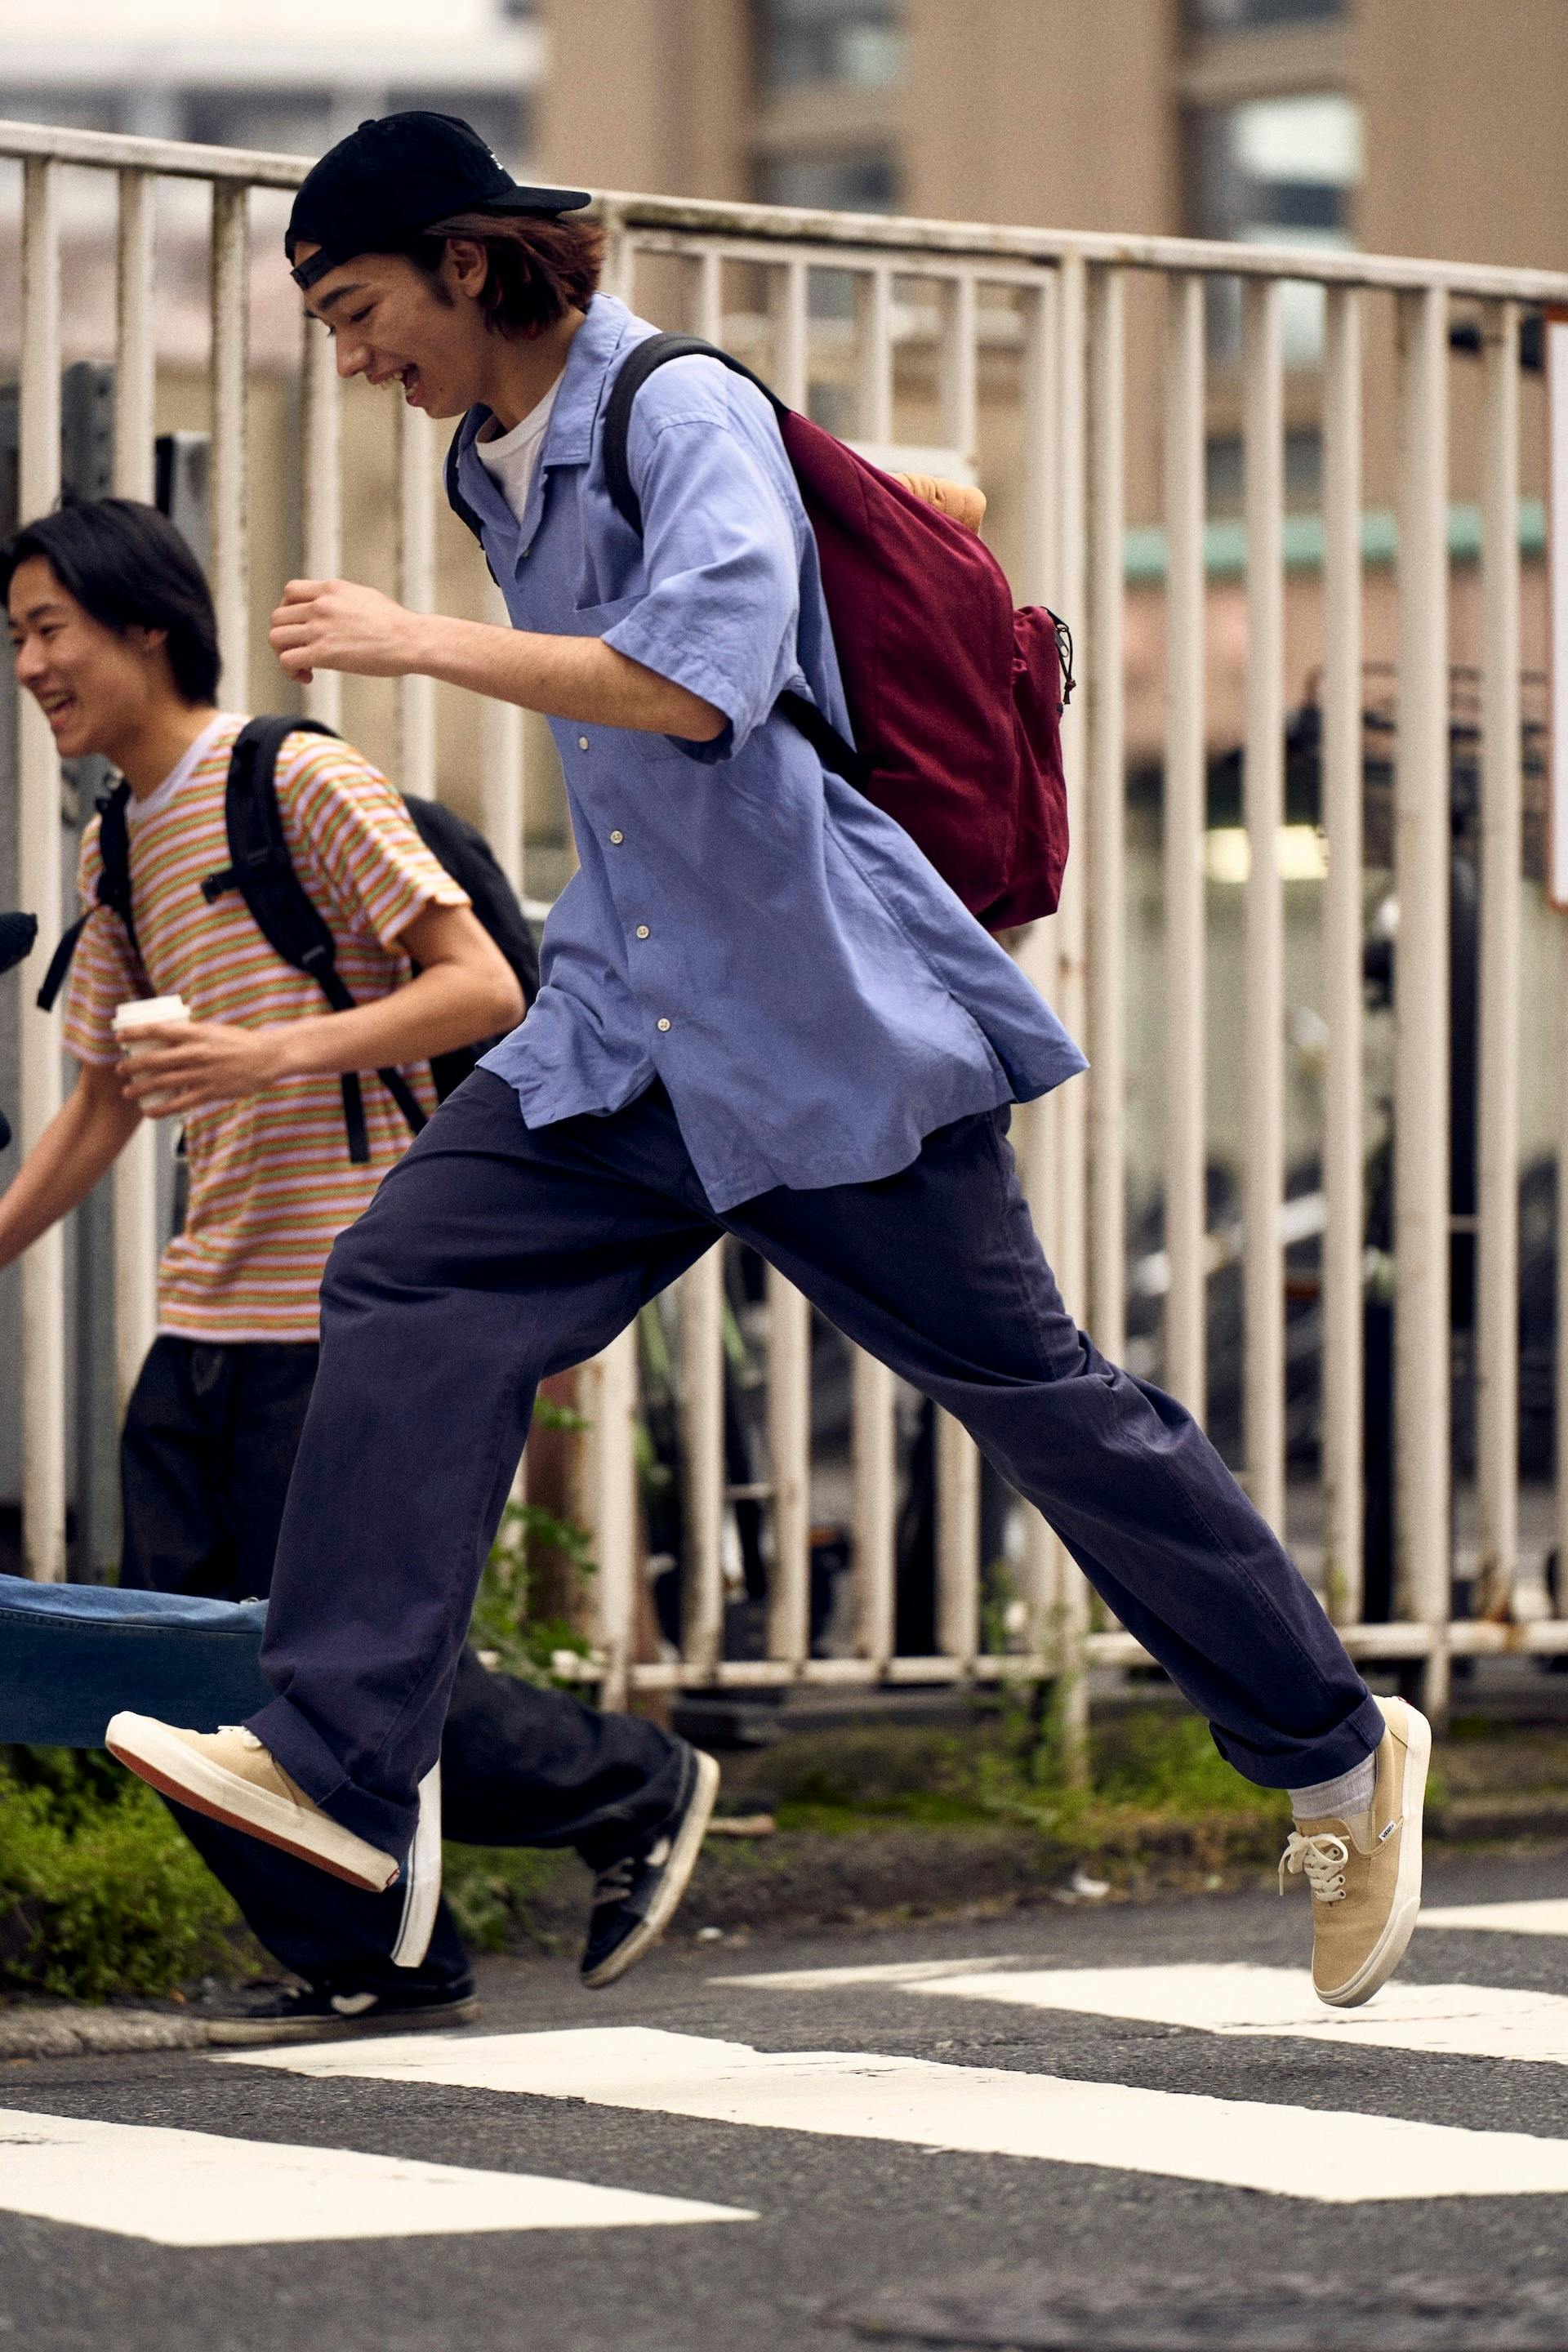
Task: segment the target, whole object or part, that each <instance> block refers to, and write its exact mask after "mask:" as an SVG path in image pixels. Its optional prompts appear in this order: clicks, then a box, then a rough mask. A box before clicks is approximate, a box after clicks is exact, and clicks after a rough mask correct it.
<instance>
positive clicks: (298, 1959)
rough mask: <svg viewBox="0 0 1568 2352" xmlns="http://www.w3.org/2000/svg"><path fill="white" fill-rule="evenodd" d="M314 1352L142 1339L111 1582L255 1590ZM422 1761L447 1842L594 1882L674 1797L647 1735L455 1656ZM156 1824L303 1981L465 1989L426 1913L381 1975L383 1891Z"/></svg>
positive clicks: (669, 1769)
mask: <svg viewBox="0 0 1568 2352" xmlns="http://www.w3.org/2000/svg"><path fill="white" fill-rule="evenodd" d="M318 1353H319V1351H318V1349H316V1347H315V1346H314V1344H313V1343H310V1342H296V1343H290V1344H283V1343H275V1342H270V1341H247V1342H246V1343H244V1344H242V1345H237V1346H233V1347H209V1346H205V1345H203V1344H201V1343H199V1342H197V1341H195V1340H191V1339H171V1338H163V1339H157V1340H154V1342H153V1348H152V1350H151V1352H150V1353H149V1355H148V1358H147V1361H146V1363H145V1364H144V1365H143V1366H142V1374H141V1377H140V1379H139V1380H138V1381H137V1384H136V1388H135V1391H134V1392H133V1394H132V1399H131V1403H130V1407H129V1409H128V1411H127V1413H126V1421H125V1432H124V1439H123V1444H122V1450H121V1481H122V1490H123V1498H124V1512H125V1545H124V1555H123V1567H122V1572H121V1582H122V1584H125V1585H132V1586H136V1587H138V1588H140V1589H142V1590H143V1591H174V1592H184V1593H201V1594H205V1595H208V1596H210V1597H212V1598H214V1599H216V1600H223V1601H240V1600H247V1599H249V1598H251V1597H252V1596H253V1595H254V1596H258V1597H259V1596H261V1595H263V1594H265V1593H266V1592H267V1591H268V1588H269V1586H270V1584H271V1580H272V1561H273V1554H274V1551H275V1550H276V1548H277V1540H278V1528H279V1521H280V1520H281V1518H282V1515H283V1502H284V1496H285V1495H286V1493H287V1491H288V1486H289V1472H290V1470H291V1469H292V1467H293V1463H294V1456H295V1453H296V1451H297V1448H298V1445H299V1442H300V1431H301V1429H302V1428H303V1426H304V1423H305V1414H306V1408H307V1406H308V1405H309V1402H310V1389H311V1384H312V1382H313V1381H314V1380H315V1377H316V1365H317V1359H318ZM329 1572H330V1571H329ZM182 1720H184V1717H182ZM440 1748H441V1764H442V1771H441V1778H442V1811H443V1819H444V1824H445V1828H446V1833H447V1836H448V1837H451V1838H455V1839H457V1840H458V1841H459V1842H460V1843H466V1844H474V1845H531V1846H563V1845H570V1846H574V1847H575V1848H576V1850H577V1852H578V1853H581V1854H582V1855H583V1857H584V1860H585V1861H586V1862H587V1863H588V1864H589V1865H590V1867H591V1868H594V1869H600V1868H602V1867H603V1866H604V1865H605V1864H606V1863H608V1862H613V1861H616V1860H617V1859H618V1858H619V1856H620V1855H622V1854H623V1853H628V1852H630V1851H632V1850H633V1849H634V1848H635V1847H637V1846H638V1845H639V1844H641V1843H643V1842H644V1841H645V1840H646V1839H647V1836H648V1835H649V1834H650V1832H654V1831H656V1830H657V1829H658V1826H659V1824H660V1823H661V1822H663V1821H664V1820H665V1819H666V1818H667V1817H668V1814H669V1813H670V1812H671V1811H673V1809H674V1807H675V1806H676V1805H677V1804H678V1803H679V1801H680V1798H681V1796H682V1795H683V1793H684V1774H685V1771H686V1769H687V1768H686V1755H687V1751H686V1750H685V1749H684V1748H683V1747H682V1746H681V1745H680V1743H679V1742H678V1741H675V1740H672V1739H670V1738H668V1736H667V1735H666V1734H665V1733H664V1732H662V1731H660V1730H658V1728H657V1727H655V1726H654V1725H653V1724H650V1723H646V1722H643V1721H641V1720H640V1719H638V1718H637V1717H632V1716H624V1715H608V1714H605V1715H601V1714H597V1713H595V1711H594V1710H593V1709H592V1708H590V1707H585V1706H581V1705H580V1704H579V1703H578V1702H577V1700H575V1699H573V1698H569V1697H567V1696H565V1695H564V1694H563V1693H561V1692H558V1691H548V1690H536V1689H535V1688H533V1687H532V1685H530V1684H527V1683H521V1682H519V1681H517V1680H516V1679H515V1678H514V1677H513V1676H511V1675H492V1674H488V1673H487V1672H486V1671H485V1669H484V1667H483V1666H481V1665H480V1664H479V1660H478V1659H477V1658H476V1657H475V1656H474V1654H473V1653H472V1651H471V1650H464V1651H462V1653H461V1654H460V1655H459V1658H458V1670H457V1675H456V1678H455V1680H454V1682H453V1685H452V1691H451V1699H450V1705H449V1709H448V1714H447V1724H446V1727H445V1733H444V1736H443V1737H442V1738H441V1741H440ZM172 1810H173V1811H174V1813H175V1816H176V1818H177V1820H178V1821H179V1823H180V1826H181V1828H182V1829H183V1830H184V1832H185V1834H186V1836H187V1837H188V1838H189V1839H190V1840H191V1843H193V1844H194V1845H195V1847H196V1849H197V1851H198V1852H199V1853H201V1855H202V1856H203V1859H204V1860H205V1862H206V1864H207V1865H208V1867H209V1868H210V1869H211V1870H212V1871H213V1873H214V1874H215V1875H216V1877H218V1878H220V1879H221V1880H222V1881H223V1884H224V1885H226V1887H227V1888H228V1890H229V1892H230V1894H231V1895H233V1896H234V1899H235V1901H236V1902H237V1904H238V1906H239V1907H240V1909H241V1910H242V1911H243V1912H244V1914H245V1916H246V1918H247V1921H248V1922H249V1925H250V1927H252V1928H253V1930H254V1931H255V1933H256V1934H257V1936H258V1937H259V1938H260V1940H261V1941H262V1943H264V1944H265V1945H266V1946H267V1948H268V1951H270V1952H272V1953H274V1954H275V1955H276V1957H277V1958H279V1959H280V1960H281V1961H283V1963H284V1964H285V1966H286V1967H288V1968H290V1969H295V1970H297V1972H298V1973H299V1974H300V1976H302V1977H305V1978H307V1979H309V1980H310V1983H312V1984H316V1985H328V1986H331V1987H333V1988H334V1989H338V1990H344V1991H354V1992H359V1991H395V1992H399V1993H404V1994H406V1992H407V1991H408V1990H410V1989H411V1988H412V1989H426V1990H428V1989H433V1988H435V1987H437V1986H440V1987H447V1988H450V1989H452V1990H458V1989H459V1988H460V1987H463V1986H466V1985H467V1982H468V1956H467V1954H466V1953H465V1951H464V1949H463V1946H462V1941H461V1939H460V1937H458V1931H457V1927H456V1926H455V1924H454V1922H453V1920H452V1917H451V1915H450V1913H449V1912H448V1911H447V1907H446V1906H445V1905H444V1904H443V1906H441V1910H440V1913H439V1915H438V1916H437V1923H436V1929H435V1933H434V1935H433V1937H432V1938H431V1942H430V1949H429V1952H428V1955H427V1956H426V1960H425V1962H424V1964H423V1966H422V1967H421V1968H419V1969H395V1968H394V1967H393V1965H392V1961H391V1957H390V1955H391V1952H392V1948H393V1946H394V1944H395V1942H396V1940H397V1933H398V1927H399V1923H400V1921H401V1918H402V1913H403V1900H404V1898H403V1893H402V1890H401V1889H400V1888H394V1889H393V1890H392V1891H391V1892H390V1893H388V1894H386V1895H366V1894H363V1893H361V1892H360V1891H358V1890H357V1889H356V1888H354V1887H352V1886H347V1885H344V1884H343V1883H342V1881H341V1880H339V1879H335V1878H331V1877H329V1876H328V1875H327V1874H325V1873H324V1872H322V1871H319V1870H313V1869H311V1868H310V1865H309V1864H305V1863H300V1862H296V1861H295V1860H294V1859H293V1858H292V1856H291V1855H289V1854H285V1853H279V1852H278V1851H277V1849H276V1848H274V1847H272V1846H267V1845H263V1844H262V1843H260V1842H259V1841H258V1840H257V1839H255V1838H249V1837H246V1836H244V1835H242V1834H241V1833H240V1832H237V1831H234V1830H226V1829H225V1828H223V1827H222V1826H221V1825H220V1824H219V1823H217V1822H211V1821H207V1820H206V1819H205V1818H204V1817H203V1816H202V1815H200V1814H197V1813H192V1812H189V1811H185V1810H184V1808H182V1807H174V1808H172Z"/></svg>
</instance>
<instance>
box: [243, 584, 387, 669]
mask: <svg viewBox="0 0 1568 2352" xmlns="http://www.w3.org/2000/svg"><path fill="white" fill-rule="evenodd" d="M422 619H423V615H422V614H417V613H410V612H409V611H408V610H407V609H406V607H405V606H404V605H402V604H395V603H394V602H393V600H392V598H391V597H390V596H384V595H383V594H382V593H381V591H380V589H379V588H362V587H361V586H360V585H359V583H358V582H357V581H353V580H290V581H289V585H288V586H287V587H286V588H285V589H284V591H283V602H282V603H281V604H279V607H278V609H277V611H276V612H275V613H274V614H273V615H272V626H271V629H270V630H269V632H268V634H269V635H270V637H271V640H272V650H273V652H274V653H275V654H276V655H277V656H278V658H279V662H281V664H282V665H283V667H284V669H285V670H286V671H287V672H288V674H289V677H292V678H296V679H298V680H299V682H300V685H302V686H308V685H309V684H310V679H311V678H312V677H314V675H315V673H316V671H317V670H319V669H342V670H349V671H352V672H353V675H354V676H355V677H406V676H407V675H408V674H409V672H410V671H412V670H416V669H417V668H418V667H419V661H418V638H419V629H420V624H421V621H422Z"/></svg>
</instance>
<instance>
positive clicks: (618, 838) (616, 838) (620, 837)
mask: <svg viewBox="0 0 1568 2352" xmlns="http://www.w3.org/2000/svg"><path fill="white" fill-rule="evenodd" d="M610 839H611V840H612V841H613V842H614V843H615V845H616V848H617V849H618V848H619V847H620V845H621V844H622V842H623V841H625V839H626V835H625V834H624V833H612V834H611V835H610Z"/></svg>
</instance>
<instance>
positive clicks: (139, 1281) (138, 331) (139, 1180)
mask: <svg viewBox="0 0 1568 2352" xmlns="http://www.w3.org/2000/svg"><path fill="white" fill-rule="evenodd" d="M153 193H154V192H153V182H152V180H151V179H150V177H149V176H148V174H147V173H145V172H121V173H120V174H119V195H120V221H119V236H118V242H117V251H116V286H115V297H116V300H115V308H116V313H117V317H116V335H115V356H114V488H115V492H116V495H117V496H118V497H120V498H122V499H142V500H143V501H145V502H149V503H150V502H151V500H152V498H153V488H154V481H153V475H154V446H153V435H154V431H155V416H154V404H153V395H154V385H155V343H154V338H153V226H154V215H153ZM157 1153H158V1130H157V1128H156V1126H155V1125H154V1123H153V1121H152V1120H151V1119H143V1120H142V1122H141V1124H140V1126H139V1127H138V1128H137V1129H136V1130H135V1133H134V1134H133V1135H132V1138H131V1139H130V1141H129V1142H128V1143H127V1144H126V1146H125V1149H124V1150H123V1151H122V1152H121V1155H120V1157H119V1159H118V1160H116V1161H115V1163H114V1177H113V1184H114V1385H115V1392H116V1395H117V1397H118V1400H119V1404H120V1409H121V1412H124V1410H125V1406H126V1403H127V1402H128V1401H129V1399H130V1395H131V1391H132V1389H133V1388H134V1387H135V1385H136V1379H137V1375H138V1374H139V1372H140V1371H141V1370H142V1360H143V1358H144V1357H145V1356H146V1353H147V1350H148V1349H149V1348H150V1347H151V1346H152V1344H153V1331H154V1330H155V1328H157V1321H158V1158H157Z"/></svg>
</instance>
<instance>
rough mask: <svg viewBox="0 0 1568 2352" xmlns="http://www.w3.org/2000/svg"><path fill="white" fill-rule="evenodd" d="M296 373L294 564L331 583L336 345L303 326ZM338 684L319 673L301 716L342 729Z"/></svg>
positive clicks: (334, 567) (334, 575) (312, 325)
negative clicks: (298, 507) (298, 458)
mask: <svg viewBox="0 0 1568 2352" xmlns="http://www.w3.org/2000/svg"><path fill="white" fill-rule="evenodd" d="M304 332H305V348H304V355H303V366H302V368H301V371H300V374H301V383H300V390H301V393H302V394H303V405H304V419H303V422H304V432H303V435H302V439H303V444H304V447H303V484H302V488H303V497H304V513H303V515H302V517H301V518H300V520H301V525H302V528H301V530H300V562H301V564H302V566H303V568H304V575H305V577H306V579H307V580H336V579H338V578H340V577H341V576H342V568H343V493H342V452H341V446H340V439H339V428H340V425H341V422H342V418H341V405H342V404H341V400H340V388H339V382H338V368H337V346H336V344H335V343H334V342H333V341H332V339H331V335H330V334H329V333H328V332H327V330H326V329H325V327H321V326H318V325H317V324H316V322H315V320H313V319H307V320H305V322H304ZM342 709H343V681H342V673H341V672H340V671H338V670H335V669H319V670H318V671H317V672H316V674H315V676H314V677H313V678H312V679H311V680H310V685H309V686H308V687H307V688H305V710H306V715H307V716H308V717H309V718H311V719H320V720H321V724H322V725H323V726H324V727H341V726H342Z"/></svg>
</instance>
